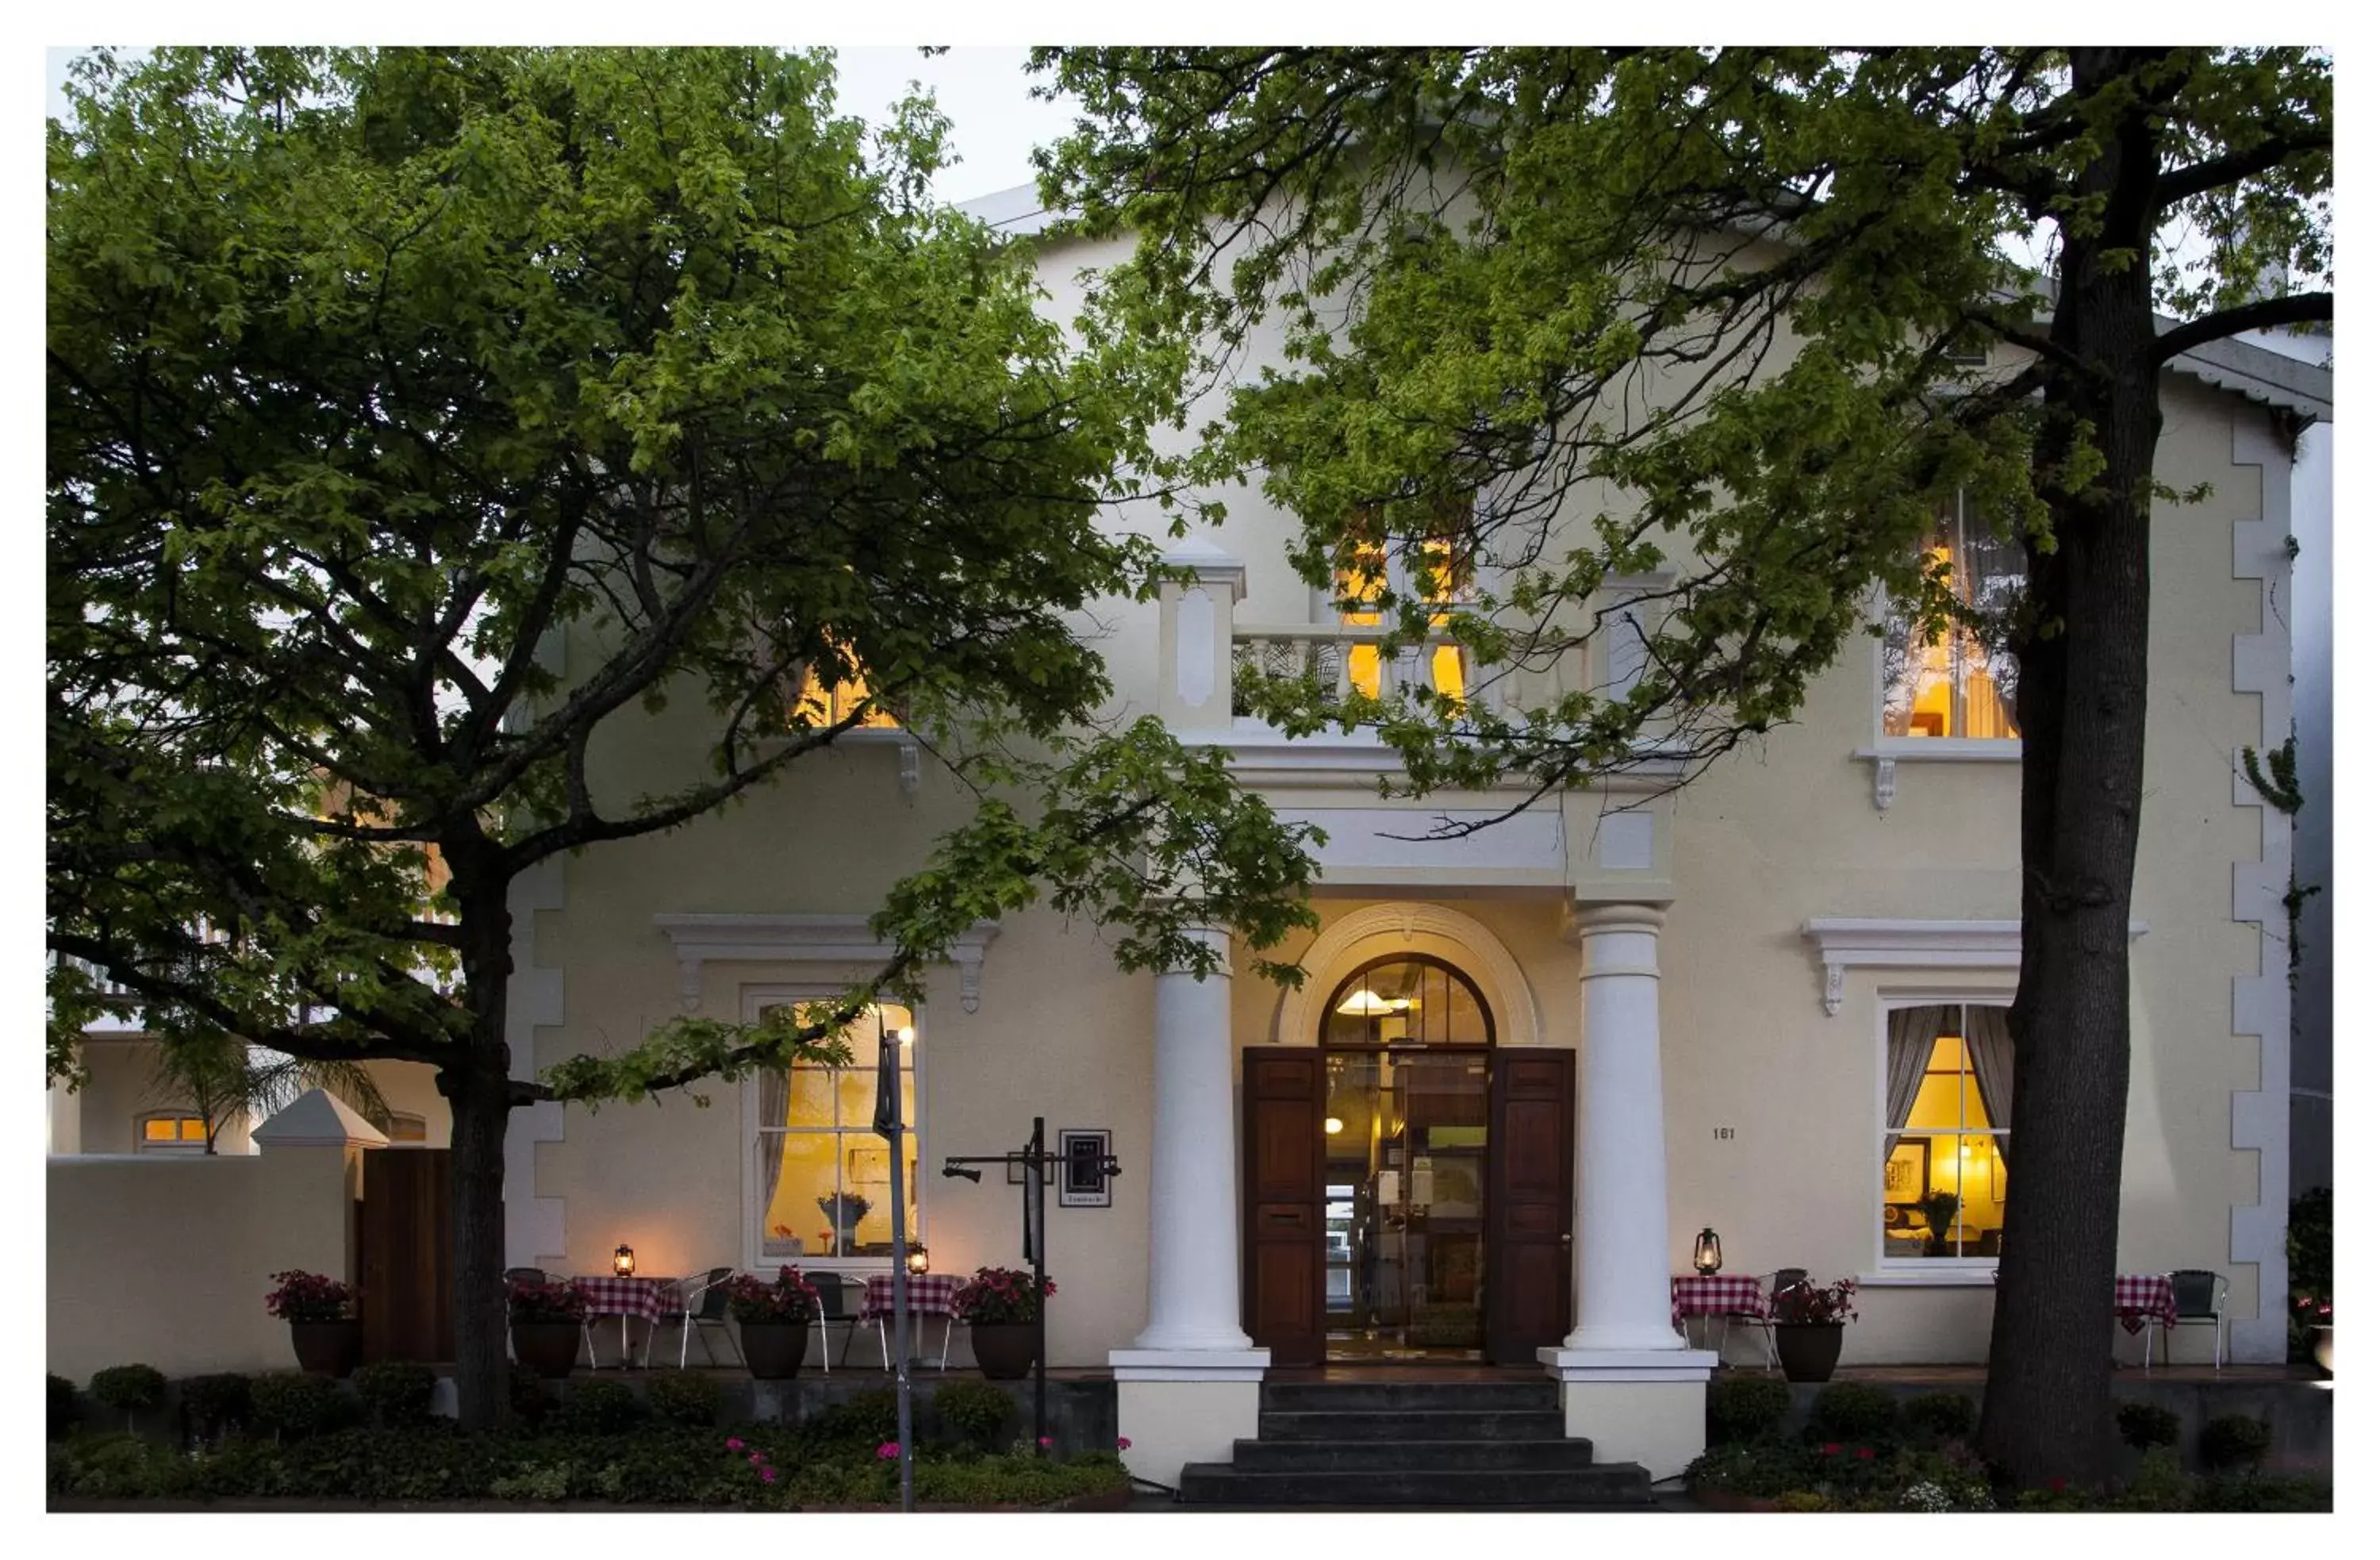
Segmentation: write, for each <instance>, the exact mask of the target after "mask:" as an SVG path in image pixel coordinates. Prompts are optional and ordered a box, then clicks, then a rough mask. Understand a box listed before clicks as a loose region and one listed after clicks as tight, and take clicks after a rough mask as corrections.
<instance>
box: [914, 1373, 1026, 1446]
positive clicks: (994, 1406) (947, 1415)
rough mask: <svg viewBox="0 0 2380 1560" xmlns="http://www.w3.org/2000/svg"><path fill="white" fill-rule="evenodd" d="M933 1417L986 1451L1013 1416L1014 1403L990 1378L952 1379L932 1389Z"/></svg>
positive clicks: (996, 1441) (998, 1437)
mask: <svg viewBox="0 0 2380 1560" xmlns="http://www.w3.org/2000/svg"><path fill="white" fill-rule="evenodd" d="M933 1408H934V1417H935V1418H936V1419H938V1420H941V1422H942V1424H943V1425H944V1426H945V1427H947V1428H948V1429H949V1430H950V1431H952V1432H953V1433H954V1434H956V1435H958V1436H960V1437H962V1438H963V1439H964V1440H965V1441H966V1442H967V1443H968V1444H970V1445H974V1446H977V1447H980V1448H982V1449H984V1450H986V1451H989V1450H990V1448H992V1447H993V1446H996V1445H998V1444H1000V1432H1002V1430H1004V1429H1005V1428H1007V1425H1008V1421H1009V1420H1011V1419H1013V1418H1014V1417H1015V1413H1016V1405H1014V1403H1012V1402H1010V1401H1009V1399H1008V1394H1006V1393H1004V1392H1002V1391H1001V1390H1000V1388H998V1387H996V1386H994V1385H992V1384H991V1383H990V1382H953V1383H950V1384H949V1385H948V1386H942V1387H937V1388H935V1389H934V1397H933Z"/></svg>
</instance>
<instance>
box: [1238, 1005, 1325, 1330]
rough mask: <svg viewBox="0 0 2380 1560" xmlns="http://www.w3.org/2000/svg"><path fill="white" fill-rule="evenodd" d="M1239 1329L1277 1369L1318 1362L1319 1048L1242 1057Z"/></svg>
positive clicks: (1320, 1290) (1321, 1085)
mask: <svg viewBox="0 0 2380 1560" xmlns="http://www.w3.org/2000/svg"><path fill="white" fill-rule="evenodd" d="M1241 1068H1242V1071H1241V1098H1242V1101H1243V1106H1244V1109H1243V1119H1242V1124H1241V1129H1240V1130H1241V1140H1242V1161H1243V1163H1242V1171H1241V1190H1240V1195H1241V1198H1242V1204H1241V1214H1242V1217H1241V1223H1240V1227H1241V1229H1242V1231H1243V1232H1244V1238H1245V1249H1244V1253H1243V1272H1242V1274H1241V1285H1242V1301H1241V1309H1242V1322H1241V1325H1242V1326H1243V1327H1244V1328H1245V1330H1246V1332H1247V1335H1248V1336H1249V1337H1250V1338H1251V1339H1252V1340H1254V1341H1255V1342H1256V1344H1257V1346H1258V1347H1264V1348H1269V1349H1271V1350H1272V1358H1273V1363H1274V1364H1276V1365H1318V1364H1320V1363H1321V1361H1322V1348H1323V1330H1324V1327H1325V1317H1324V1314H1323V1292H1324V1289H1323V1277H1322V1273H1323V1249H1322V1247H1323V1243H1322V1175H1323V1152H1324V1143H1323V1133H1322V1116H1323V1099H1324V1077H1323V1066H1322V1054H1321V1053H1320V1052H1319V1051H1279V1050H1275V1051H1249V1052H1245V1053H1244V1054H1243V1055H1242V1059H1241Z"/></svg>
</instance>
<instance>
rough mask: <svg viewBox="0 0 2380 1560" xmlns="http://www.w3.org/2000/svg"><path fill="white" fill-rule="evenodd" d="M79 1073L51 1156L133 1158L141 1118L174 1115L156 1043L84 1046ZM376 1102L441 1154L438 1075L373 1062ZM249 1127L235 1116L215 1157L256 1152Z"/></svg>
mask: <svg viewBox="0 0 2380 1560" xmlns="http://www.w3.org/2000/svg"><path fill="white" fill-rule="evenodd" d="M83 1065H84V1066H85V1067H86V1068H87V1069H88V1070H89V1072H90V1075H91V1079H90V1081H89V1082H87V1083H86V1084H84V1085H83V1087H81V1088H80V1089H79V1090H76V1091H73V1092H72V1093H70V1094H67V1095H65V1096H64V1098H63V1101H62V1102H61V1103H58V1104H57V1106H56V1107H55V1109H56V1112H57V1114H58V1115H66V1116H71V1117H72V1118H73V1127H72V1128H71V1130H70V1132H69V1133H68V1134H67V1138H69V1139H70V1140H61V1139H60V1137H59V1136H58V1134H57V1133H56V1132H55V1129H54V1131H53V1137H52V1141H51V1145H50V1152H53V1153H131V1152H135V1149H136V1147H137V1145H136V1142H135V1138H134V1129H135V1127H136V1125H137V1123H138V1120H139V1118H140V1115H141V1114H142V1113H143V1112H146V1111H161V1110H170V1109H173V1108H175V1105H176V1101H175V1097H174V1096H173V1095H172V1094H171V1092H170V1091H165V1090H164V1089H161V1088H160V1087H159V1086H158V1085H157V1084H156V1082H155V1081H154V1079H155V1073H156V1066H157V1044H156V1042H154V1041H152V1040H147V1039H117V1038H115V1037H112V1036H98V1037H93V1038H91V1039H89V1040H87V1041H85V1042H84V1043H83ZM365 1066H366V1067H367V1068H368V1069H369V1070H370V1073H371V1076H372V1081H373V1082H374V1083H376V1084H378V1085H379V1086H380V1091H381V1096H382V1098H383V1099H385V1100H386V1101H387V1102H388V1105H389V1108H390V1109H391V1110H398V1111H410V1112H412V1113H413V1114H414V1115H419V1116H420V1117H421V1121H422V1130H423V1133H424V1137H423V1140H422V1146H424V1147H426V1148H434V1149H436V1148H444V1147H445V1146H446V1144H447V1141H448V1135H449V1130H450V1122H451V1119H452V1118H451V1117H450V1116H449V1115H448V1113H447V1110H446V1102H445V1100H444V1099H443V1097H442V1096H441V1095H440V1094H439V1092H438V1078H437V1071H436V1069H435V1068H433V1067H430V1066H425V1065H423V1064H421V1063H419V1062H388V1061H375V1062H369V1063H366V1064H365ZM250 1125H251V1124H250V1123H249V1120H248V1119H247V1117H246V1116H244V1115H235V1116H234V1117H233V1118H232V1119H231V1120H230V1121H229V1122H228V1123H226V1124H225V1127H224V1128H223V1130H222V1131H220V1132H219V1133H217V1134H216V1137H215V1152H216V1153H218V1154H249V1153H254V1152H256V1145H255V1143H254V1142H253V1141H252V1140H250V1138H249V1126H250Z"/></svg>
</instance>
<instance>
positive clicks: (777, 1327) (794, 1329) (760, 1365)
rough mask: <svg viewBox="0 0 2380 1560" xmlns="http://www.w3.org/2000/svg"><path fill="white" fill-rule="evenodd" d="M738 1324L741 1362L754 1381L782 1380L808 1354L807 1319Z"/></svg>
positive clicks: (800, 1366) (797, 1369) (808, 1330)
mask: <svg viewBox="0 0 2380 1560" xmlns="http://www.w3.org/2000/svg"><path fill="white" fill-rule="evenodd" d="M738 1326H739V1327H740V1328H741V1329H742V1331H743V1335H744V1364H745V1366H746V1368H747V1369H748V1370H750V1371H751V1372H752V1379H753V1380H754V1381H760V1382H782V1381H784V1380H786V1379H788V1378H790V1377H791V1376H792V1375H793V1374H794V1372H795V1371H799V1370H800V1369H801V1368H802V1361H803V1360H804V1359H807V1358H808V1355H809V1351H810V1324H809V1323H808V1322H740V1323H738Z"/></svg>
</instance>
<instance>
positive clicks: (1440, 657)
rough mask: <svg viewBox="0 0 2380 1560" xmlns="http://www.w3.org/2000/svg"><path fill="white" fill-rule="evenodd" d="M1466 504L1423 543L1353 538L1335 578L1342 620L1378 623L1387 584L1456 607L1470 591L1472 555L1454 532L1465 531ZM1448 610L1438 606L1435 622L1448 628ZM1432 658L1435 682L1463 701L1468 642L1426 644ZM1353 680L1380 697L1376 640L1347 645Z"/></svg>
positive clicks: (1401, 594) (1402, 595)
mask: <svg viewBox="0 0 2380 1560" xmlns="http://www.w3.org/2000/svg"><path fill="white" fill-rule="evenodd" d="M1457 518H1460V519H1463V520H1466V521H1467V519H1468V518H1469V510H1468V506H1465V508H1464V511H1463V515H1462V516H1461V517H1450V518H1449V519H1448V521H1447V523H1446V526H1445V534H1443V535H1439V536H1430V537H1425V538H1423V539H1422V540H1421V541H1420V542H1419V543H1418V544H1415V543H1410V542H1400V544H1399V545H1398V546H1397V547H1396V548H1395V549H1393V550H1391V549H1390V548H1388V547H1385V546H1383V545H1381V544H1380V543H1378V542H1350V543H1349V544H1348V545H1347V546H1345V547H1344V548H1342V550H1341V558H1342V562H1341V563H1340V566H1339V567H1338V569H1337V570H1336V571H1335V573H1334V575H1333V579H1332V599H1333V601H1334V602H1335V603H1336V604H1337V607H1338V611H1339V622H1340V624H1341V625H1342V627H1345V628H1378V627H1379V624H1380V610H1379V602H1380V596H1381V593H1382V591H1384V590H1385V591H1389V592H1390V593H1392V594H1394V595H1395V596H1397V597H1398V598H1399V599H1400V600H1405V601H1417V602H1419V603H1422V604H1423V605H1425V606H1428V607H1433V608H1436V607H1451V606H1454V605H1456V604H1457V603H1461V602H1462V601H1463V600H1464V599H1465V598H1466V597H1467V596H1468V595H1469V594H1470V587H1471V579H1470V560H1469V559H1468V557H1467V556H1465V555H1463V554H1460V553H1458V552H1457V551H1456V548H1455V543H1454V541H1453V538H1454V537H1455V536H1457V535H1459V534H1460V530H1459V528H1458V527H1457V525H1456V523H1455V521H1456V519H1457ZM1446 620H1447V614H1446V613H1444V612H1439V611H1433V612H1432V613H1431V614H1430V615H1429V626H1430V627H1431V628H1444V627H1445V626H1446ZM1424 652H1425V654H1426V655H1427V658H1428V673H1427V675H1428V677H1429V682H1430V686H1431V687H1432V688H1434V689H1437V690H1438V691H1439V692H1440V693H1442V694H1444V695H1445V696H1446V697H1447V698H1449V699H1452V700H1457V701H1460V700H1461V699H1462V698H1463V689H1464V688H1465V686H1466V682H1467V679H1466V676H1465V669H1464V667H1463V648H1462V647H1461V646H1460V645H1453V644H1434V645H1427V646H1425V647H1424ZM1347 685H1348V687H1349V688H1351V689H1356V690H1359V691H1361V692H1363V693H1366V694H1369V695H1370V696H1371V697H1373V698H1375V699H1377V698H1378V697H1380V652H1379V649H1378V647H1377V646H1375V645H1371V644H1363V643H1358V644H1354V645H1350V646H1349V647H1348V650H1347Z"/></svg>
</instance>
